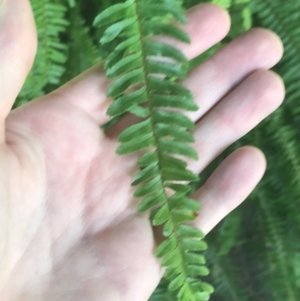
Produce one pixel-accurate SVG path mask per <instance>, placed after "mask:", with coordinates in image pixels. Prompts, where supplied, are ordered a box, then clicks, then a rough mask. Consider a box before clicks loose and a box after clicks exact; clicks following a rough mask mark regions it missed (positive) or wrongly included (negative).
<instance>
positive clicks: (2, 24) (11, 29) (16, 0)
mask: <svg viewBox="0 0 300 301" xmlns="http://www.w3.org/2000/svg"><path fill="white" fill-rule="evenodd" d="M36 48H37V38H36V29H35V24H34V18H33V14H32V11H31V7H30V4H29V0H0V139H2V140H3V132H4V119H5V118H6V117H7V115H8V113H9V112H10V110H11V107H12V105H13V103H14V101H15V99H16V97H17V95H18V93H19V92H20V90H21V88H22V85H23V84H24V81H25V79H26V76H27V75H28V73H29V71H30V69H31V67H32V64H33V60H34V56H35V53H36Z"/></svg>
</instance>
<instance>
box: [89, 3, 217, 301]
mask: <svg viewBox="0 0 300 301" xmlns="http://www.w3.org/2000/svg"><path fill="white" fill-rule="evenodd" d="M170 16H172V17H173V18H174V19H175V20H177V21H178V22H180V23H185V16H184V13H183V11H182V9H181V7H180V6H178V5H177V1H173V0H154V1H150V0H128V1H126V2H125V3H119V4H116V5H114V6H111V7H110V8H108V9H107V10H105V11H103V12H102V13H101V14H100V15H99V16H98V17H97V18H96V20H95V25H96V26H105V27H106V30H105V31H104V34H103V37H102V38H101V41H100V42H101V44H102V45H106V44H109V43H112V42H114V41H115V40H116V39H117V40H118V46H117V47H116V48H115V49H114V51H112V53H110V54H109V55H108V57H107V58H106V61H105V70H106V74H107V77H108V78H112V79H115V80H114V81H113V83H112V84H111V86H110V87H109V88H108V91H107V95H108V96H109V97H112V98H114V102H113V103H112V105H111V106H110V107H109V109H108V111H107V113H108V115H110V116H111V117H115V116H119V115H121V114H123V113H126V112H129V113H131V114H134V115H136V116H138V117H141V118H142V121H141V122H139V123H137V124H134V125H132V126H130V127H128V128H127V129H126V130H124V131H123V133H122V134H121V135H120V136H119V141H120V143H121V144H120V146H119V148H118V149H117V153H118V154H120V155H125V154H129V153H132V152H136V151H142V152H143V155H142V156H141V158H140V160H139V162H138V165H139V167H140V171H139V172H138V173H137V174H136V175H135V177H134V181H133V183H132V185H134V186H138V188H137V190H136V191H135V194H134V195H135V197H137V198H142V201H141V203H140V205H139V206H138V210H139V211H140V212H144V211H147V210H151V211H152V214H151V220H152V223H153V225H155V226H157V225H164V226H163V235H164V236H165V237H166V239H165V241H164V242H163V243H162V244H160V245H159V246H158V248H157V250H156V253H155V254H156V256H157V257H159V258H162V265H163V266H164V267H166V273H165V277H166V278H167V279H169V281H170V284H169V289H170V290H176V291H177V292H178V293H177V297H178V299H179V300H181V301H202V300H208V299H209V296H210V294H211V293H212V292H213V288H212V287H211V286H210V285H209V284H207V283H205V282H202V281H201V280H200V279H199V276H205V275H207V274H208V273H209V271H208V269H207V267H206V266H205V259H204V257H203V255H201V254H199V252H200V251H203V250H205V249H206V248H207V245H206V243H205V242H204V241H203V237H204V235H203V233H202V232H201V231H200V230H198V229H197V228H195V227H193V226H191V225H190V224H188V222H191V221H193V220H195V219H196V217H197V213H198V211H199V210H200V206H199V203H198V202H196V201H195V200H193V199H191V198H189V197H188V193H189V191H190V189H191V188H190V186H189V183H190V182H194V181H198V175H196V174H194V173H193V172H191V171H190V170H188V169H187V163H186V162H185V160H184V159H183V158H184V157H186V158H190V159H194V160H197V158H198V156H197V153H196V152H195V150H194V149H193V148H192V146H191V143H193V142H194V139H193V136H192V135H191V133H190V130H192V129H193V128H194V123H193V122H192V121H191V120H190V119H189V118H188V117H187V116H186V115H185V114H184V112H183V110H185V111H195V110H197V109H198V107H197V105H196V104H195V103H194V101H193V96H192V94H191V92H190V91H189V90H187V89H186V88H185V87H183V86H182V85H181V84H179V83H177V82H175V81H174V80H173V79H174V78H185V77H186V76H187V69H188V68H187V67H188V65H187V63H188V62H187V59H186V58H185V56H184V55H183V54H182V53H181V52H180V51H179V50H178V49H176V48H174V47H173V46H171V45H169V44H166V43H164V42H161V41H159V40H155V39H154V37H155V36H156V35H161V34H163V35H167V36H169V37H170V38H173V39H177V40H179V41H182V42H189V36H188V35H187V34H186V33H185V32H184V31H182V30H181V29H179V28H178V27H175V26H174V25H171V24H169V23H167V20H169V19H170Z"/></svg>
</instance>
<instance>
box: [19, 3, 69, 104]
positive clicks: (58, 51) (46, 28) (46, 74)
mask: <svg viewBox="0 0 300 301" xmlns="http://www.w3.org/2000/svg"><path fill="white" fill-rule="evenodd" d="M31 5H32V9H33V13H34V17H35V21H36V25H37V31H38V43H39V44H38V50H37V55H36V58H35V62H34V65H33V68H32V70H31V72H30V74H29V76H28V77H27V79H26V82H25V85H24V87H23V89H22V91H21V92H20V94H19V99H18V101H17V103H16V104H15V105H16V106H19V105H21V104H23V103H24V102H27V101H29V100H31V99H33V98H36V97H38V96H41V95H43V94H44V88H45V86H46V85H48V84H52V85H58V84H59V83H60V78H61V76H62V74H63V73H64V71H65V67H64V63H65V62H66V60H67V58H66V49H67V46H66V45H65V44H63V43H62V42H61V41H60V37H59V35H60V34H61V33H62V32H65V31H66V28H67V25H68V22H67V21H66V20H65V13H66V11H67V8H66V7H65V6H64V5H62V4H57V3H53V1H50V0H31Z"/></svg>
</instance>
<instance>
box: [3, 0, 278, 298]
mask: <svg viewBox="0 0 300 301" xmlns="http://www.w3.org/2000/svg"><path fill="white" fill-rule="evenodd" d="M187 17H188V25H186V26H185V29H186V31H187V32H188V33H189V34H190V36H191V38H192V43H191V44H190V45H183V44H177V46H178V47H180V48H181V50H182V51H183V52H184V53H185V54H186V56H187V57H188V58H189V59H192V58H193V57H195V56H197V55H198V54H200V53H202V52H203V51H205V50H206V49H208V48H209V47H211V46H213V45H214V44H216V43H217V42H219V41H220V40H221V39H222V38H224V37H225V36H226V34H227V33H228V30H229V27H230V20H229V17H228V14H227V13H226V12H225V11H224V10H223V9H221V8H219V7H217V6H214V5H210V4H205V5H199V6H197V7H196V8H194V9H193V10H191V11H189V12H188V13H187ZM36 44H37V39H36V29H35V25H34V21H33V17H32V12H31V9H30V5H29V1H28V0H4V1H3V2H2V3H1V5H0V140H1V141H0V143H1V144H0V300H2V301H46V300H47V301H48V300H52V301H68V300H72V301H77V300H78V301H79V300H80V301H81V300H85V301H95V300H101V301H120V300H122V301H146V300H148V298H149V296H150V295H151V293H152V291H153V290H154V288H155V287H156V285H157V284H158V282H159V280H160V278H161V276H162V269H161V268H160V264H159V261H158V260H157V259H155V257H154V256H153V252H154V249H155V246H156V243H157V242H156V239H155V236H154V235H153V230H152V227H151V225H150V223H149V221H148V215H147V214H145V215H140V214H137V213H136V204H137V203H138V200H136V199H134V198H133V197H132V194H133V191H134V190H133V188H132V187H131V186H130V183H131V181H132V176H133V174H134V172H136V170H137V167H136V160H137V155H130V156H122V157H118V156H117V155H115V153H114V151H115V149H116V148H117V146H118V142H117V141H116V139H115V138H116V136H117V134H118V133H119V132H120V130H121V129H122V128H124V126H125V123H126V124H128V123H132V122H133V120H132V119H131V118H130V117H127V118H126V119H125V120H122V121H121V122H120V123H119V124H118V125H117V126H115V127H114V128H112V129H111V130H110V131H109V132H108V133H106V134H104V133H103V132H102V131H101V130H100V129H99V126H100V125H103V124H105V123H106V122H107V121H108V117H107V116H106V115H105V112H106V109H107V107H108V106H109V104H110V103H111V99H107V98H106V96H105V91H106V88H107V87H108V85H109V82H108V81H107V80H106V79H105V77H104V73H103V70H102V65H101V64H99V65H97V66H95V67H93V68H91V69H90V70H88V71H87V72H85V73H83V74H82V75H80V76H79V77H77V78H75V79H74V80H72V81H71V82H69V83H67V84H66V85H65V86H63V87H61V88H60V89H58V90H57V91H55V92H53V93H51V94H49V95H47V96H44V97H41V98H39V99H36V100H34V101H32V102H31V103H29V104H27V105H25V106H23V107H21V108H19V109H17V110H14V111H12V112H10V111H11V107H12V105H13V102H14V100H15V98H16V96H17V94H18V93H19V91H20V89H21V87H22V85H23V83H24V80H25V78H26V76H27V74H28V72H29V70H30V68H31V66H32V63H33V59H34V56H35V52H36ZM282 52H283V47H282V43H281V41H280V40H279V38H278V37H277V36H276V35H275V34H274V33H272V32H270V31H268V30H265V29H252V30H251V31H249V32H247V33H245V34H243V35H242V36H240V37H239V38H237V39H236V40H235V41H233V42H231V43H230V44H229V45H227V46H226V47H224V48H223V49H222V50H220V51H219V52H218V53H217V54H216V55H214V56H213V57H212V58H211V59H210V60H208V61H207V62H206V63H204V64H202V65H201V66H199V67H197V68H196V69H194V70H193V71H192V72H191V73H190V75H189V78H188V79H187V80H185V81H184V84H185V85H186V86H187V87H188V88H189V89H191V91H192V92H193V94H194V96H195V101H196V102H197V103H198V105H199V106H200V109H199V111H198V112H196V113H193V114H190V117H191V118H192V119H193V120H194V121H195V123H197V127H196V130H195V131H194V134H195V137H196V143H195V145H194V147H195V149H196V150H197V151H198V153H199V158H200V159H199V161H198V162H190V168H191V169H192V170H193V171H195V172H197V173H201V171H202V170H203V169H204V168H205V167H206V166H207V165H208V163H209V162H211V161H212V160H213V159H214V158H215V157H216V156H217V155H218V154H220V153H221V152H222V151H223V150H224V149H225V148H227V147H228V146H229V145H230V144H232V143H233V142H234V141H236V140H237V139H239V138H240V137H242V136H243V135H245V134H246V133H247V132H249V131H250V130H251V129H252V128H254V127H255V126H256V125H257V124H258V123H260V122H261V121H262V120H263V119H264V118H265V117H267V116H268V115H269V114H271V113H272V112H273V111H274V110H276V109H277V108H278V107H279V106H280V104H281V103H282V101H283V98H284V86H283V83H282V80H281V79H280V77H279V76H278V75H276V74H275V73H273V72H271V71H268V69H270V68H271V67H273V66H274V65H275V64H276V63H277V62H278V61H279V60H280V58H281V56H282ZM265 168H266V159H265V157H264V155H263V153H262V152H261V151H260V150H259V149H257V148H255V147H252V146H244V147H241V148H240V149H238V150H236V151H235V152H233V153H232V154H231V155H230V156H229V157H227V158H226V159H225V160H224V161H223V162H222V163H221V165H220V166H219V167H218V168H217V169H216V170H215V171H214V173H213V174H212V175H211V177H210V178H209V179H208V180H207V182H206V183H205V184H204V185H203V186H202V187H201V188H200V189H199V190H198V191H197V192H196V193H195V194H194V195H193V197H194V198H195V199H196V200H198V201H199V202H200V203H201V205H202V210H201V213H200V214H199V217H198V218H197V220H196V221H195V225H196V226H197V227H199V228H200V229H202V230H203V231H204V232H205V233H208V232H209V231H210V230H211V229H212V228H213V227H214V226H215V225H216V224H217V223H218V222H219V221H221V220H222V219H223V218H224V217H225V216H226V215H227V214H228V213H229V212H230V211H232V210H233V209H234V208H235V207H237V206H238V205H239V204H240V203H241V202H242V201H244V200H245V199H246V197H247V196H248V195H249V194H250V192H251V191H252V190H253V189H254V187H255V186H256V185H257V184H258V182H259V181H260V180H261V178H262V176H263V174H264V171H265Z"/></svg>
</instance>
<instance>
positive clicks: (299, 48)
mask: <svg viewBox="0 0 300 301" xmlns="http://www.w3.org/2000/svg"><path fill="white" fill-rule="evenodd" d="M30 1H31V4H32V7H33V10H34V15H35V19H36V24H37V28H38V38H39V47H38V53H37V56H36V60H35V63H34V66H33V68H32V71H31V73H30V75H29V76H28V78H27V81H26V83H25V85H24V87H23V89H22V91H21V92H20V94H19V97H18V99H17V100H16V103H15V107H17V106H20V105H22V104H24V103H26V102H28V101H29V100H31V99H33V98H36V97H39V96H41V95H43V94H45V93H48V92H50V91H52V90H54V89H55V88H57V87H58V86H60V85H62V84H63V83H65V82H67V81H68V80H70V79H71V78H73V77H74V76H76V75H78V74H80V73H81V72H83V71H85V70H86V69H88V68H89V67H91V66H93V65H94V64H96V63H97V62H99V61H100V60H101V58H102V57H104V56H105V53H109V52H110V50H111V49H109V48H102V49H100V47H99V46H98V45H99V39H100V37H101V35H102V33H103V32H102V31H101V29H97V28H93V27H92V23H93V20H94V18H95V17H96V15H97V14H98V13H99V12H100V11H102V10H103V9H105V8H106V7H108V6H109V5H111V4H113V3H116V2H120V1H116V0H101V1H100V0H30ZM182 2H183V4H184V5H185V7H186V8H189V7H191V6H193V5H196V4H199V3H201V2H213V3H217V4H219V5H221V6H223V7H225V8H226V9H228V11H229V12H230V15H231V18H232V29H231V31H230V33H229V35H228V36H227V37H226V38H225V39H224V40H223V41H222V42H221V43H220V44H219V45H217V46H215V47H213V48H212V49H210V50H209V51H207V52H206V53H205V54H203V55H201V56H200V57H198V58H196V59H194V60H193V61H191V62H190V68H193V67H195V66H197V65H198V64H201V62H202V61H203V60H205V59H206V58H207V57H209V56H210V55H212V54H213V53H214V52H215V51H216V50H217V49H219V48H220V47H222V45H224V44H226V43H228V42H229V41H230V40H232V39H233V38H234V37H236V36H237V35H239V34H241V33H242V32H243V31H245V30H247V29H249V28H251V27H252V26H263V27H267V28H270V29H272V30H273V31H275V32H276V33H277V34H278V35H279V36H280V37H281V39H282V41H283V43H284V46H285V54H284V57H283V59H282V60H281V62H280V63H279V64H278V65H277V66H276V67H275V68H274V69H275V71H276V72H277V73H279V74H280V75H281V76H282V77H283V79H284V81H285V85H286V89H287V95H286V100H285V102H284V104H283V105H282V106H281V107H280V108H279V109H278V110H276V112H275V113H273V114H272V115H271V116H269V117H268V118H267V119H266V120H264V121H263V122H262V123H261V124H260V125H259V126H258V127H256V128H255V129H254V130H252V131H251V132H250V133H249V134H247V135H246V136H244V137H243V138H242V139H240V140H239V141H237V142H236V143H235V144H233V145H232V146H230V147H229V148H228V149H227V150H225V151H224V153H223V154H221V155H220V156H219V157H218V158H216V159H215V160H214V161H213V162H212V163H211V164H210V165H209V166H208V167H207V168H206V169H205V170H204V172H203V173H202V174H201V182H200V183H199V186H201V185H202V184H203V183H204V182H205V180H206V179H207V178H208V177H209V175H210V174H211V173H212V172H213V170H214V169H215V168H216V166H217V165H218V164H219V163H220V162H221V161H222V160H223V159H224V158H225V157H226V156H227V155H228V154H229V153H231V152H232V151H233V150H235V149H237V148H238V147H240V146H241V145H246V144H247V145H248V144H250V145H255V146H257V147H259V148H261V149H262V150H263V152H264V153H265V155H266V157H267V161H268V167H267V171H266V174H265V176H264V178H263V180H262V181H261V183H260V184H259V185H258V187H257V188H256V189H255V191H253V193H252V194H251V195H250V196H249V197H248V199H247V200H246V201H245V202H244V204H243V205H241V206H240V207H239V208H238V209H236V210H235V211H233V212H232V213H231V214H230V215H229V216H228V217H227V218H226V219H225V220H224V221H222V222H221V223H220V224H219V225H218V226H217V227H216V228H215V229H214V230H213V231H212V232H211V233H210V234H209V235H208V236H207V238H206V240H207V241H208V243H209V250H208V251H207V253H206V257H207V258H208V264H209V267H210V270H211V273H210V276H208V277H207V278H208V279H207V282H210V283H212V284H213V285H214V286H215V288H216V292H215V293H214V294H213V295H212V297H211V300H213V301H249V300H251V301H252V300H253V301H254V300H255V301H263V300H264V301H271V300H272V301H273V300H274V301H277V300H278V301H299V300H300V239H299V237H300V157H299V154H300V106H299V105H298V103H299V100H300V89H299V87H300V0H289V1H281V0H213V1H200V0H197V1H196V0H185V1H182ZM110 47H112V46H110ZM150 300H151V301H168V300H175V297H174V296H172V295H171V293H170V292H168V291H167V290H166V283H165V282H164V281H162V282H161V284H160V285H159V287H158V288H157V290H156V291H155V292H154V294H153V296H152V297H151V299H150Z"/></svg>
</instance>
